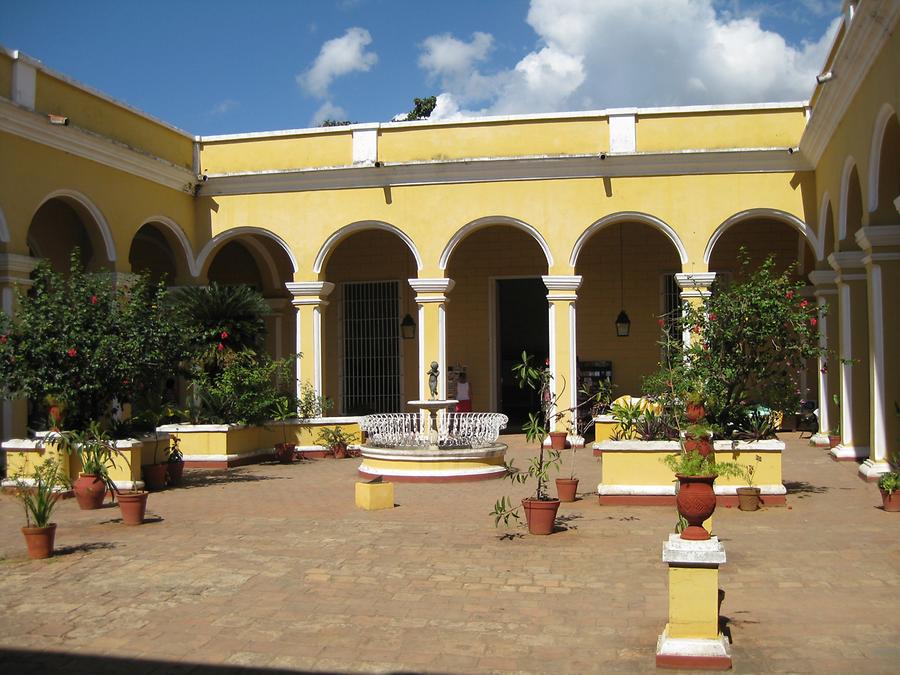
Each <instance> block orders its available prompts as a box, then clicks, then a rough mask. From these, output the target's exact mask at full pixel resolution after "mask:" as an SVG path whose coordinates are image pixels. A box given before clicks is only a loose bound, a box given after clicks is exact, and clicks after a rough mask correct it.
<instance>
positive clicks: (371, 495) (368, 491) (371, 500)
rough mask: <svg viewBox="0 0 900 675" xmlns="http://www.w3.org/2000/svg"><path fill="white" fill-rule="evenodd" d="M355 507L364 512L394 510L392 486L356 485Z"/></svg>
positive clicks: (382, 484) (380, 484)
mask: <svg viewBox="0 0 900 675" xmlns="http://www.w3.org/2000/svg"><path fill="white" fill-rule="evenodd" d="M356 505H357V506H358V507H359V508H361V509H365V510H366V511H378V510H379V509H392V508H394V484H393V483H357V484H356Z"/></svg>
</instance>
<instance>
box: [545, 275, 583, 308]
mask: <svg viewBox="0 0 900 675" xmlns="http://www.w3.org/2000/svg"><path fill="white" fill-rule="evenodd" d="M541 279H542V280H543V282H544V286H546V287H547V300H549V301H550V302H555V301H558V302H565V301H569V302H574V301H575V300H577V299H578V295H577V291H578V289H579V288H581V275H580V274H573V275H553V276H550V275H548V276H542V277H541Z"/></svg>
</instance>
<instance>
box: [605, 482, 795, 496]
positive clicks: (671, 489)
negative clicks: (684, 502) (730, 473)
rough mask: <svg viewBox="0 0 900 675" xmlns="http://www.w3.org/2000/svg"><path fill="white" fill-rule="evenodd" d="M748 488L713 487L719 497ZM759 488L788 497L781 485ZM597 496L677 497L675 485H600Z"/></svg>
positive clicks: (765, 491) (740, 486) (734, 493)
mask: <svg viewBox="0 0 900 675" xmlns="http://www.w3.org/2000/svg"><path fill="white" fill-rule="evenodd" d="M743 487H747V486H746V485H713V491H714V492H715V493H716V494H717V495H722V496H725V495H736V494H737V489H738V488H743ZM753 487H758V488H759V492H760V494H762V495H786V494H787V488H785V487H784V485H780V484H771V485H754V486H753ZM597 494H598V495H601V496H606V495H609V496H639V497H644V496H668V495H671V496H675V483H667V484H666V485H618V484H615V485H607V484H606V483H600V484H599V485H597Z"/></svg>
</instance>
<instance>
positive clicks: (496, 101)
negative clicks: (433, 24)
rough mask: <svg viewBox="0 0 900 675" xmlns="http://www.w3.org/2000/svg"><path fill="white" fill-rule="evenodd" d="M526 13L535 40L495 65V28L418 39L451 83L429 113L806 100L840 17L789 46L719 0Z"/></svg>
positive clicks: (641, 0)
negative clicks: (466, 35)
mask: <svg viewBox="0 0 900 675" xmlns="http://www.w3.org/2000/svg"><path fill="white" fill-rule="evenodd" d="M811 2H812V3H813V4H816V3H815V0H811ZM527 20H528V23H529V24H530V25H531V26H532V28H533V29H534V30H535V32H536V33H537V36H538V37H539V45H538V47H537V48H536V49H535V50H534V51H532V52H530V53H529V54H527V55H526V56H525V57H524V58H522V59H521V60H520V61H519V62H518V63H517V64H516V65H515V67H513V68H511V69H507V70H502V71H500V72H494V73H491V74H485V73H483V72H481V71H480V70H479V69H480V68H482V67H484V66H485V65H486V64H485V62H486V60H487V56H488V54H489V52H490V47H491V45H492V39H491V37H490V36H489V35H486V34H484V33H477V34H475V36H473V38H472V40H471V41H470V42H462V41H460V40H457V39H456V38H453V37H452V36H450V35H437V36H432V37H430V38H428V39H426V40H425V42H423V44H422V49H423V53H422V55H421V57H420V60H419V63H420V66H422V67H423V68H424V69H425V70H426V72H427V73H428V75H429V76H430V77H432V78H435V79H438V80H439V81H440V84H441V86H442V88H443V89H444V91H443V92H442V98H441V97H439V101H438V107H437V108H436V109H435V112H434V113H433V115H432V116H433V117H434V116H435V115H441V116H445V115H446V116H472V115H483V114H511V113H528V112H552V111H558V110H574V109H585V108H608V107H618V106H656V105H696V104H716V103H752V102H762V101H788V100H802V99H805V98H807V97H808V96H809V95H810V93H811V91H812V88H813V84H814V83H815V80H814V78H815V75H816V74H817V72H818V69H819V68H821V65H822V63H823V62H824V60H825V56H826V53H827V50H828V48H829V46H830V44H831V39H832V36H833V35H834V31H835V30H836V26H837V20H835V22H833V23H832V25H831V26H830V27H829V29H828V30H827V31H826V33H825V34H824V35H822V36H821V37H820V38H819V39H818V40H816V41H815V42H803V43H801V44H800V45H799V46H792V45H789V44H788V43H787V42H786V41H785V39H784V38H783V37H782V36H781V35H779V34H778V33H775V32H772V31H767V30H764V29H763V28H762V27H761V26H760V24H759V20H758V18H756V17H754V16H751V15H747V14H744V15H742V16H739V17H738V16H737V15H736V14H735V13H732V12H728V13H722V14H717V13H716V11H715V9H714V5H713V2H712V0H604V1H603V2H596V1H594V0H532V2H531V6H530V8H529V12H528V19H527ZM473 104H479V105H476V106H473ZM464 106H469V107H471V108H472V109H465V108H464Z"/></svg>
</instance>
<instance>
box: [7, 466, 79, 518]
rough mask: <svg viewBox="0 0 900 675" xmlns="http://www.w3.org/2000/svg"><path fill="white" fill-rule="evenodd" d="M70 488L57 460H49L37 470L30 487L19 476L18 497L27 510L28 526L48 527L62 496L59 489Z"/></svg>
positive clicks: (17, 481)
mask: <svg viewBox="0 0 900 675" xmlns="http://www.w3.org/2000/svg"><path fill="white" fill-rule="evenodd" d="M68 486H69V479H68V477H67V476H66V475H65V474H64V473H63V472H62V470H61V468H60V465H59V461H58V460H55V459H52V460H47V461H46V462H44V463H42V464H41V465H40V466H38V467H36V468H35V470H34V473H33V474H32V475H31V484H30V485H29V484H28V483H26V482H25V480H24V476H23V475H22V474H20V475H17V476H16V497H18V498H19V501H21V502H22V506H23V507H24V509H25V524H26V526H27V527H47V526H48V525H49V524H50V517H51V516H52V515H53V509H54V508H55V507H56V502H58V501H59V500H60V498H61V496H62V493H61V492H60V491H59V489H58V488H60V487H62V488H65V487H68Z"/></svg>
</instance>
